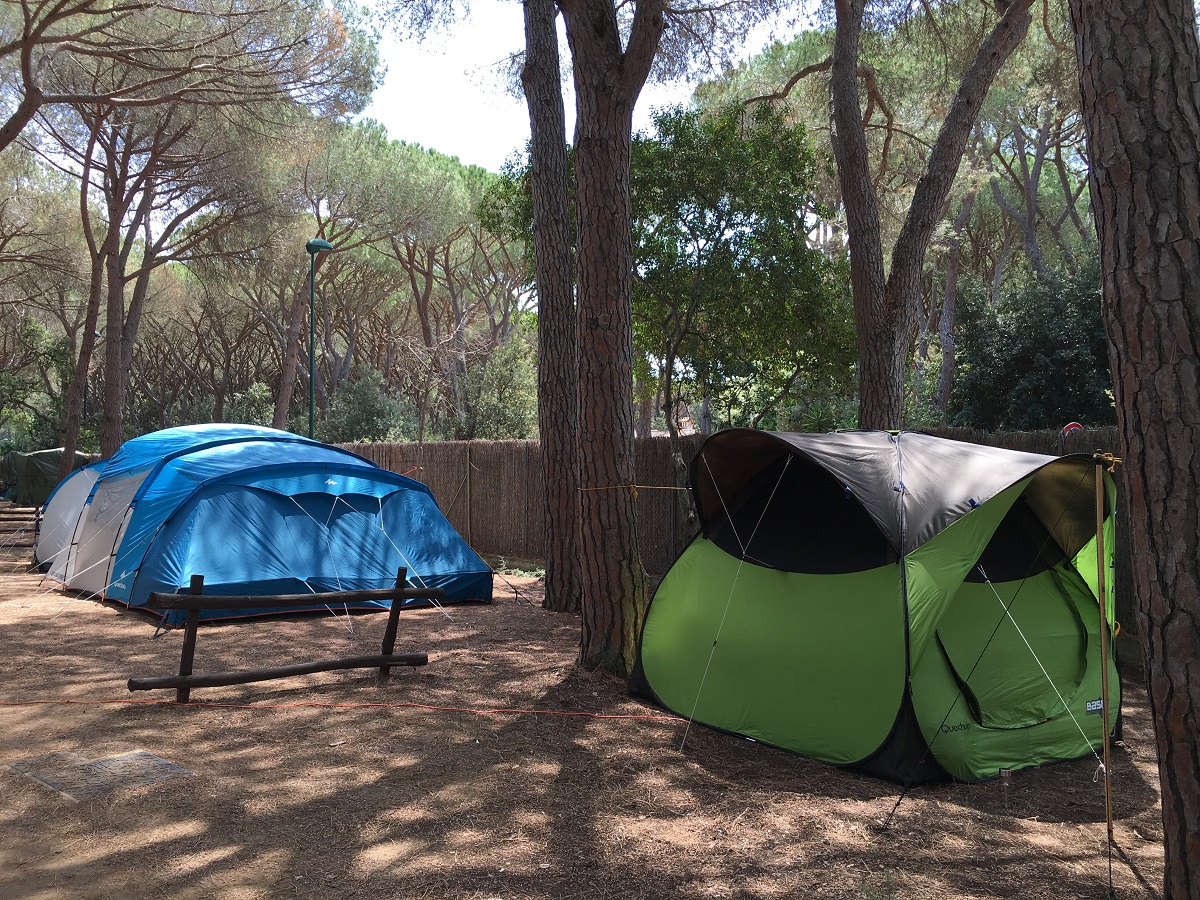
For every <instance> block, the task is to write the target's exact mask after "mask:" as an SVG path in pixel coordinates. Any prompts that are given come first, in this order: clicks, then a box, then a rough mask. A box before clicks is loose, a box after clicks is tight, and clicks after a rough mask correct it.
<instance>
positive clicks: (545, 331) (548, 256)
mask: <svg viewBox="0 0 1200 900" xmlns="http://www.w3.org/2000/svg"><path fill="white" fill-rule="evenodd" d="M557 14H558V11H557V7H555V5H554V0H525V67H524V68H523V69H522V71H521V83H522V85H523V86H524V88H525V100H526V103H527V104H528V107H529V132H530V138H531V140H530V187H531V190H532V194H533V255H534V273H535V278H536V280H537V293H538V437H539V439H540V443H541V453H542V478H543V481H544V484H545V490H546V506H545V509H544V511H543V515H544V516H545V522H546V594H545V599H544V600H543V602H542V605H543V606H544V607H545V608H546V609H553V610H557V611H559V612H573V613H577V612H579V611H580V605H581V604H580V588H579V577H578V560H577V557H576V543H577V537H576V533H577V531H578V529H579V515H578V510H579V459H578V456H577V446H576V443H575V442H576V438H577V434H578V425H579V342H578V339H577V336H576V334H577V329H578V325H577V323H576V320H575V272H574V264H573V258H572V249H571V227H570V215H571V208H570V200H569V198H570V174H569V172H568V168H567V166H568V161H567V131H566V128H567V126H566V113H565V110H564V108H563V96H562V82H561V77H562V76H561V69H560V67H559V58H558V34H557V31H556V29H555V19H556V17H557Z"/></svg>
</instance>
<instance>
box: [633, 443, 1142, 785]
mask: <svg viewBox="0 0 1200 900" xmlns="http://www.w3.org/2000/svg"><path fill="white" fill-rule="evenodd" d="M1096 469H1097V467H1096V466H1095V464H1094V462H1093V461H1092V459H1091V458H1090V457H1086V456H1072V457H1063V458H1058V457H1050V456H1041V455H1037V454H1030V453H1017V452H1013V451H1007V450H1002V449H998V448H992V447H982V446H978V445H973V444H965V443H961V442H957V441H949V440H945V439H942V438H936V437H933V436H931V435H927V434H923V433H919V432H900V433H895V434H893V433H889V432H865V431H860V432H846V433H837V434H827V435H808V434H783V433H772V432H759V431H752V430H749V429H733V430H730V431H725V432H720V433H718V434H716V435H713V436H712V437H710V438H709V439H708V440H707V441H706V442H705V443H704V445H703V446H702V447H701V449H700V451H699V453H698V454H697V455H696V457H695V459H694V460H693V462H692V467H691V484H692V492H693V496H694V499H695V502H696V507H697V511H698V513H699V516H700V522H701V530H700V533H699V534H698V535H697V536H696V538H695V539H694V540H693V541H692V542H691V543H690V544H689V545H688V547H687V548H685V550H684V551H683V553H682V554H681V555H680V557H679V559H678V560H677V561H676V563H675V564H674V565H673V566H672V568H671V569H670V571H669V572H668V573H667V575H666V576H665V577H664V579H663V581H662V583H661V584H660V585H659V587H658V589H657V591H656V592H655V595H654V598H653V600H652V601H651V604H650V606H649V608H648V610H647V614H646V618H645V622H644V625H643V629H642V633H641V636H640V641H639V645H638V657H637V666H636V668H635V672H634V676H633V678H632V679H631V684H630V686H631V689H632V690H634V691H635V692H637V693H641V694H643V695H645V696H647V697H650V698H651V699H653V700H655V701H656V702H658V703H660V704H661V705H663V706H665V707H667V708H668V709H671V710H673V711H674V712H676V713H679V714H680V715H684V716H687V717H688V718H690V719H692V720H694V721H696V722H699V723H702V724H706V725H710V726H712V727H715V728H719V729H722V730H725V731H728V732H731V733H734V734H740V735H743V736H746V737H750V738H753V739H755V740H758V741H764V742H766V743H770V744H772V745H774V746H777V747H782V748H785V749H788V750H792V751H794V752H797V753H801V754H803V755H806V756H810V757H813V758H815V759H820V760H824V761H827V762H831V763H835V764H839V765H851V766H857V767H859V768H861V769H863V770H864V771H868V772H871V773H873V774H877V775H881V776H883V777H886V778H890V779H892V780H895V781H899V782H902V783H915V782H919V781H926V780H931V779H935V778H947V777H949V778H955V779H960V780H966V781H973V780H980V779H983V778H988V777H993V776H995V775H996V774H997V773H998V772H999V770H1000V769H1020V768H1024V767H1027V766H1031V765H1039V764H1042V763H1045V762H1050V761H1053V760H1058V759H1071V758H1076V757H1078V756H1081V755H1088V754H1091V753H1092V752H1093V748H1094V747H1096V746H1097V745H1098V744H1099V743H1100V742H1101V741H1102V739H1103V734H1102V731H1103V728H1102V724H1101V721H1100V717H1099V716H1098V715H1097V714H1096V711H1097V708H1098V704H1097V703H1096V701H1097V700H1098V699H1099V697H1100V694H1101V686H1100V685H1101V674H1102V673H1101V665H1100V654H1099V642H1100V630H1099V629H1100V611H1099V608H1098V604H1097V600H1096V582H1097V572H1098V568H1097V562H1096V554H1095V546H1096V544H1095V532H1096V525H1095V521H1094V519H1095V479H1096ZM1105 487H1106V492H1107V496H1108V502H1107V510H1106V520H1105V526H1104V528H1105V532H1106V543H1105V546H1106V550H1107V559H1106V561H1105V563H1104V564H1105V566H1107V567H1111V565H1112V546H1113V545H1112V535H1113V527H1112V514H1113V513H1112V510H1113V503H1112V496H1113V493H1112V492H1113V486H1112V484H1111V480H1110V479H1107V478H1106V482H1105ZM1108 583H1109V584H1111V583H1112V579H1111V578H1110V579H1109V580H1108ZM1107 599H1108V600H1109V612H1108V615H1109V620H1110V622H1111V609H1112V606H1111V594H1110V596H1109V597H1108V598H1107ZM1109 678H1110V695H1109V701H1110V706H1111V708H1112V709H1113V710H1118V709H1119V703H1120V683H1119V680H1118V679H1117V675H1116V668H1115V664H1114V663H1113V662H1111V661H1110V663H1109Z"/></svg>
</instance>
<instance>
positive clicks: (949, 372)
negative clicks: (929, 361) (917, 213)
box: [933, 190, 975, 414]
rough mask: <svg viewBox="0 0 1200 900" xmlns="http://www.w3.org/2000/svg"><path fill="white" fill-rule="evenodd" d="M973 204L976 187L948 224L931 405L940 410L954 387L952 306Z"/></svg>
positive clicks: (943, 409)
mask: <svg viewBox="0 0 1200 900" xmlns="http://www.w3.org/2000/svg"><path fill="white" fill-rule="evenodd" d="M974 206H975V191H974V190H972V191H969V192H968V193H967V196H965V197H964V198H963V201H962V205H961V206H960V207H959V209H958V215H957V216H955V217H954V224H953V225H951V227H950V239H949V248H948V249H947V250H946V286H945V290H944V291H943V292H942V314H941V317H940V318H939V321H938V341H939V343H941V345H942V365H941V369H940V370H939V372H938V386H937V392H936V393H935V394H934V396H933V405H934V407H935V408H937V409H938V410H940V411H941V412H942V413H943V414H945V412H946V407H948V406H949V405H950V394H951V392H952V391H953V390H954V369H955V359H954V357H955V349H956V348H955V345H954V310H955V307H956V306H957V305H958V275H959V271H960V270H961V268H962V234H963V230H964V229H965V228H966V227H967V221H968V220H969V219H970V218H971V210H972V209H973V208H974Z"/></svg>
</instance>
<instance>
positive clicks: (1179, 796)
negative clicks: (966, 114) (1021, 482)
mask: <svg viewBox="0 0 1200 900" xmlns="http://www.w3.org/2000/svg"><path fill="white" fill-rule="evenodd" d="M1070 7H1071V18H1072V22H1073V24H1074V26H1075V33H1076V37H1075V49H1076V54H1077V57H1078V61H1079V79H1080V86H1081V89H1082V95H1083V112H1084V119H1085V122H1086V126H1087V132H1088V148H1089V155H1090V157H1091V192H1092V208H1093V210H1094V211H1095V216H1096V231H1097V233H1098V236H1099V240H1100V254H1101V257H1100V258H1101V274H1102V280H1101V290H1102V294H1103V298H1104V309H1105V319H1106V324H1107V328H1108V334H1109V338H1110V340H1111V346H1110V361H1111V366H1112V372H1113V385H1114V391H1115V399H1116V407H1117V418H1118V422H1119V426H1120V430H1121V436H1122V451H1123V452H1122V453H1121V455H1122V456H1123V457H1124V459H1125V462H1124V464H1123V465H1122V467H1121V469H1122V472H1123V475H1124V479H1125V488H1126V496H1127V497H1128V498H1129V515H1130V519H1131V521H1133V522H1136V523H1146V527H1139V528H1133V529H1131V530H1130V537H1131V540H1132V551H1133V552H1132V556H1133V581H1134V592H1135V594H1136V597H1137V606H1138V634H1139V636H1140V639H1141V643H1142V652H1143V656H1144V660H1145V665H1146V673H1147V676H1148V677H1147V683H1148V687H1149V694H1150V707H1151V713H1152V716H1151V718H1152V720H1153V721H1154V728H1155V736H1156V739H1157V743H1158V759H1159V779H1160V782H1161V785H1162V809H1163V844H1164V848H1165V851H1166V867H1165V877H1164V891H1163V895H1164V898H1166V900H1183V898H1197V897H1200V768H1198V767H1197V763H1196V760H1197V759H1198V758H1200V729H1198V728H1197V726H1196V717H1197V715H1200V629H1197V627H1196V622H1197V619H1198V618H1200V560H1198V559H1197V555H1196V535H1197V534H1200V500H1197V498H1198V497H1200V179H1198V176H1197V171H1196V163H1197V159H1198V158H1200V98H1198V97H1197V91H1196V85H1197V83H1200V44H1198V42H1197V37H1196V22H1195V12H1194V10H1193V8H1192V5H1191V4H1190V3H1171V2H1167V0H1145V2H1143V3H1125V2H1120V0H1071V2H1070Z"/></svg>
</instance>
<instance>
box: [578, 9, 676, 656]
mask: <svg viewBox="0 0 1200 900" xmlns="http://www.w3.org/2000/svg"><path fill="white" fill-rule="evenodd" d="M560 7H561V9H562V12H563V17H564V20H565V21H566V25H567V40H568V43H569V44H570V47H571V55H572V59H573V63H574V67H573V68H574V76H575V97H576V128H575V184H576V215H577V222H578V236H579V244H578V246H579V254H578V274H579V296H578V320H579V448H580V453H579V459H580V492H579V519H580V533H579V551H578V556H579V560H580V566H581V575H582V578H581V586H582V591H583V593H582V602H583V627H582V634H581V637H580V662H581V663H582V664H583V665H584V666H587V667H597V666H599V667H603V668H604V669H606V670H607V671H610V672H612V673H614V674H617V675H622V676H624V675H627V674H628V673H629V671H630V670H631V668H632V665H633V657H634V647H635V643H636V640H637V637H638V634H639V632H640V631H641V624H642V619H643V616H644V615H645V605H646V597H645V575H644V573H643V571H642V567H641V561H640V559H639V558H638V549H637V542H636V539H635V538H636V527H635V522H634V515H635V511H634V503H633V492H632V490H631V489H630V485H631V484H632V483H633V471H634V468H633V461H634V457H633V398H632V396H631V390H632V385H633V309H632V288H633V247H632V242H631V238H630V228H631V223H632V212H631V208H630V195H629V163H630V152H631V142H632V134H633V107H634V104H635V103H636V102H637V97H638V94H639V92H640V91H641V89H642V85H644V84H645V81H646V77H647V75H649V73H650V66H651V64H652V63H653V61H654V55H655V53H656V52H657V49H658V43H659V39H660V38H661V36H662V32H663V5H662V2H661V0H641V2H639V3H638V4H637V7H636V9H635V11H634V16H633V23H632V27H631V30H630V32H629V40H628V45H627V46H626V47H625V48H622V43H621V31H620V28H619V26H618V22H617V15H616V10H615V8H614V7H613V5H612V3H611V2H610V0H561V3H560Z"/></svg>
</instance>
